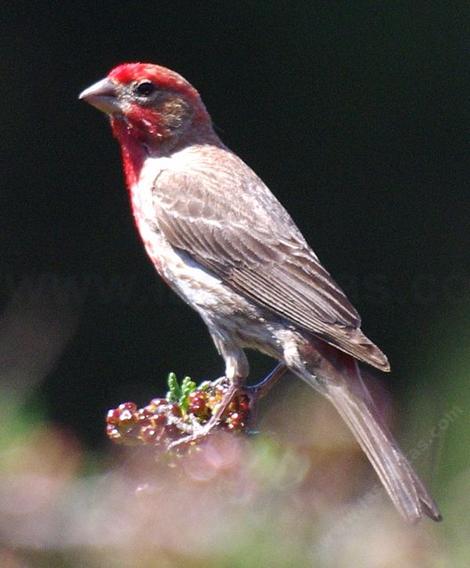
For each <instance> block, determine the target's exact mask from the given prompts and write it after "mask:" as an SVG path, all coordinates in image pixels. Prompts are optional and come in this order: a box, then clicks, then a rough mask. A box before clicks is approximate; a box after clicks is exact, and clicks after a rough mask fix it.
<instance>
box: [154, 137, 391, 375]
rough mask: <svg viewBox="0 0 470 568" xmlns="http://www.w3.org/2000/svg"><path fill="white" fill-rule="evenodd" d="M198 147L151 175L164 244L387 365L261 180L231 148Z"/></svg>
mask: <svg viewBox="0 0 470 568" xmlns="http://www.w3.org/2000/svg"><path fill="white" fill-rule="evenodd" d="M206 153H207V157H205V158H204V159H201V156H200V154H198V158H197V159H194V161H193V162H191V160H189V164H190V167H188V162H186V164H185V167H184V169H179V168H178V167H175V168H169V169H166V170H163V171H162V172H160V174H159V175H158V177H157V178H156V181H155V184H154V187H153V199H154V206H155V213H156V217H157V222H158V225H159V228H160V230H161V231H162V232H163V234H164V235H165V237H166V238H167V239H168V241H169V242H170V243H171V244H172V246H174V247H176V248H178V249H181V250H184V251H185V252H186V253H187V254H189V255H190V256H191V257H192V258H193V259H194V260H195V261H196V262H197V263H198V264H200V265H202V266H204V267H205V268H206V269H208V270H210V271H211V272H213V273H214V274H216V275H217V276H218V277H220V278H222V279H223V281H224V282H225V283H226V284H227V285H229V286H230V287H231V288H232V289H233V290H235V291H236V292H238V293H241V294H243V295H244V296H245V297H248V298H250V299H252V300H253V301H255V302H257V303H258V304H261V305H262V306H264V307H265V308H266V309H267V310H269V311H271V312H273V313H274V314H276V315H277V316H280V317H282V318H284V319H285V320H287V321H288V322H290V323H291V324H293V325H295V326H298V327H300V328H302V329H304V330H306V331H308V332H311V333H314V334H316V335H318V336H320V337H321V338H323V339H324V340H325V341H327V342H329V343H331V344H332V345H335V346H336V347H338V348H339V349H341V350H343V351H345V352H347V353H350V354H351V355H353V356H355V357H357V358H358V359H360V360H363V361H365V362H367V363H369V364H371V365H373V366H376V367H378V368H381V369H383V370H388V368H389V367H388V362H387V359H386V357H385V355H384V354H383V353H382V352H381V351H380V350H379V349H378V348H377V347H376V346H375V345H374V344H373V343H372V342H371V341H370V340H368V339H367V338H366V336H365V335H364V334H363V333H362V332H361V331H360V329H359V328H360V324H361V320H360V317H359V314H358V313H357V311H356V310H355V309H354V307H353V306H352V305H351V303H350V302H349V300H348V299H347V297H346V295H345V294H344V292H343V291H342V290H341V288H340V287H339V286H338V285H337V284H336V282H335V281H334V280H333V279H332V277H331V276H330V274H329V273H328V272H327V271H326V269H325V268H324V267H323V266H322V265H321V263H320V261H319V260H318V258H317V257H316V255H315V254H314V252H313V251H312V250H311V249H310V247H309V246H308V244H307V243H306V241H305V239H304V238H303V236H302V235H301V233H300V231H299V229H298V228H297V227H296V225H295V224H294V222H293V221H292V219H291V217H290V216H289V215H288V213H287V212H286V210H285V209H284V208H283V207H282V205H281V204H280V203H279V202H278V201H277V199H276V198H275V197H274V195H273V194H272V193H271V192H270V191H269V189H268V188H267V187H266V186H265V185H264V183H263V182H262V181H261V180H260V179H259V178H258V177H257V176H256V174H254V172H253V171H252V170H251V169H250V168H249V167H248V166H246V164H244V163H243V162H242V161H241V160H240V159H239V158H237V157H236V156H235V155H234V154H232V153H231V152H229V151H227V150H225V149H222V148H216V147H212V148H211V149H210V150H209V149H206ZM202 154H203V155H204V156H205V154H204V153H202ZM214 160H216V161H217V166H218V167H217V168H214V167H213V163H214Z"/></svg>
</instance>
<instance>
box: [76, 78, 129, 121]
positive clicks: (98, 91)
mask: <svg viewBox="0 0 470 568" xmlns="http://www.w3.org/2000/svg"><path fill="white" fill-rule="evenodd" d="M78 98H79V99H80V100H84V101H86V102H87V103H89V104H90V105H93V106H94V107H96V108H97V109H98V110H101V111H102V112H105V113H107V114H114V113H117V112H120V111H121V109H120V107H119V102H118V100H117V92H116V85H115V84H114V83H113V81H111V80H110V79H108V78H105V79H102V80H101V81H98V82H97V83H95V84H94V85H92V86H91V87H88V89H85V90H84V91H82V92H81V93H80V95H79V97H78Z"/></svg>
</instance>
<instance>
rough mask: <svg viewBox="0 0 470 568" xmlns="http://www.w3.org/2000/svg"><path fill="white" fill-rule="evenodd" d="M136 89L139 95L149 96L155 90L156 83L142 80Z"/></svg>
mask: <svg viewBox="0 0 470 568" xmlns="http://www.w3.org/2000/svg"><path fill="white" fill-rule="evenodd" d="M134 90H135V92H136V94H137V95H139V97H148V96H149V95H151V94H152V93H153V92H154V91H155V85H154V84H153V83H151V82H150V81H141V82H140V83H138V84H137V85H136V86H135V88H134Z"/></svg>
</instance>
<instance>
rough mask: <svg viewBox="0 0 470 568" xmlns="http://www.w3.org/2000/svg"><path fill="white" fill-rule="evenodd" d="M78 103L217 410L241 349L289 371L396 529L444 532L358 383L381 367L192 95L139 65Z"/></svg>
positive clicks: (307, 250)
mask: <svg viewBox="0 0 470 568" xmlns="http://www.w3.org/2000/svg"><path fill="white" fill-rule="evenodd" d="M79 98H80V99H82V100H84V101H86V102H87V103H89V104H91V105H92V106H94V107H96V108H97V109H98V110H100V111H102V112H104V113H105V114H106V115H108V117H109V119H110V123H111V129H112V132H113V135H114V137H115V138H116V139H117V141H118V143H119V145H120V149H121V154H122V161H123V167H124V176H125V180H126V184H127V188H128V191H129V196H130V202H131V208H132V213H133V216H134V219H135V223H136V225H137V229H138V232H139V233H140V236H141V239H142V241H143V244H144V246H145V249H146V251H147V254H148V256H149V257H150V259H151V261H152V263H153V264H154V266H155V268H156V270H157V272H158V273H159V275H160V276H161V278H162V279H163V280H164V281H165V282H166V283H167V284H168V285H169V286H170V287H171V288H172V290H173V291H174V292H176V294H178V295H179V296H180V297H181V298H182V299H183V300H184V301H185V302H186V303H187V304H189V306H191V307H192V308H193V309H194V310H196V312H197V313H198V314H199V315H200V317H201V318H202V320H203V322H204V323H205V324H206V326H207V328H208V331H209V333H210V335H211V337H212V340H213V342H214V344H215V347H216V349H217V350H218V352H219V354H220V355H221V356H222V358H223V360H224V363H225V377H226V378H227V380H228V381H229V383H230V389H229V392H228V393H227V399H226V400H225V401H224V404H222V405H221V407H220V408H222V407H223V406H226V405H227V404H228V403H229V402H230V399H231V397H232V396H233V395H234V393H235V392H236V391H237V389H240V388H242V387H243V386H244V385H246V381H247V378H248V374H249V364H248V359H247V357H246V354H245V349H255V350H258V351H260V352H262V353H264V354H266V355H268V356H270V357H271V358H273V359H274V360H276V361H277V362H278V367H277V368H276V370H275V372H274V373H273V375H274V376H277V377H278V376H279V375H280V374H283V373H284V372H285V370H289V371H290V372H292V373H293V374H294V375H296V376H298V377H300V378H301V379H303V380H304V381H305V382H307V383H308V384H309V385H310V386H312V387H313V388H314V389H315V390H316V391H318V392H319V393H321V394H322V395H323V396H324V397H326V398H327V399H328V400H329V401H330V402H331V403H332V404H333V406H334V407H335V408H336V410H337V411H338V413H339V414H340V416H341V417H342V418H343V420H344V421H345V422H346V424H347V425H348V426H349V428H350V429H351V431H352V433H353V434H354V436H355V438H356V439H357V441H358V443H359V445H360V446H361V448H362V449H363V451H364V452H365V454H366V455H367V457H368V458H369V460H370V462H371V464H372V466H373V467H374V469H375V471H376V473H377V475H378V477H379V479H380V481H381V482H382V484H383V486H384V487H385V489H386V491H387V493H388V495H389V496H390V498H391V500H392V502H393V503H394V505H395V507H396V508H397V510H398V511H399V513H400V514H401V515H402V516H403V517H404V519H405V520H406V521H409V522H410V523H414V522H416V521H418V520H419V519H421V518H422V517H423V516H428V517H429V518H431V519H433V520H435V521H439V520H441V518H442V517H441V514H440V512H439V509H438V507H437V505H436V503H435V502H434V500H433V498H432V497H431V495H430V493H429V492H428V490H427V489H426V487H425V485H424V484H423V482H422V481H421V480H420V478H419V477H418V475H417V473H416V472H415V471H414V469H413V467H412V465H411V464H410V462H409V461H408V460H407V458H406V457H405V455H404V454H403V452H402V451H401V449H400V448H399V446H398V444H397V442H396V441H395V439H394V437H393V436H392V434H391V432H390V430H389V429H388V426H387V425H386V424H385V422H384V420H383V418H382V416H381V415H380V413H379V412H378V410H377V408H376V406H375V404H374V402H373V400H372V397H371V396H370V394H369V392H368V390H367V388H366V386H365V384H364V381H363V380H362V377H361V370H360V366H359V364H360V363H361V364H366V365H369V366H372V367H374V368H376V369H379V370H380V371H384V372H388V371H390V365H389V362H388V359H387V357H386V356H385V355H384V353H383V352H382V351H381V350H380V349H379V348H378V347H377V346H376V345H375V344H374V343H373V342H372V341H371V340H370V339H368V338H367V336H366V335H365V334H364V333H363V332H362V331H361V319H360V316H359V314H358V312H357V311H356V309H355V308H354V307H353V306H352V304H351V303H350V301H349V300H348V298H347V297H346V295H345V293H344V292H343V290H342V289H341V288H340V286H339V285H338V284H337V283H336V282H335V281H334V279H333V278H332V276H331V275H330V274H329V272H328V271H327V270H326V269H325V268H324V267H323V265H322V264H321V262H320V260H319V258H318V257H317V255H316V254H315V252H314V251H313V250H312V248H311V247H310V246H309V245H308V243H307V241H306V240H305V238H304V237H303V235H302V233H301V232H300V230H299V229H298V227H297V226H296V224H295V222H294V221H293V219H292V218H291V216H290V215H289V213H288V212H287V211H286V209H285V208H284V207H283V206H282V205H281V203H280V202H279V201H278V199H277V198H276V197H275V196H274V195H273V193H272V192H271V191H270V190H269V188H268V187H267V186H266V185H265V183H264V182H263V181H262V180H261V179H260V178H259V177H258V176H257V175H256V173H255V172H254V171H253V170H252V169H251V168H250V167H249V166H248V165H247V164H246V163H245V162H244V161H243V160H241V159H240V158H239V157H238V156H237V155H236V154H235V153H234V152H232V151H231V150H230V149H229V148H227V147H226V146H225V144H224V143H223V142H222V141H221V139H220V138H219V136H218V134H217V133H216V131H215V129H214V127H213V123H212V120H211V117H210V115H209V113H208V111H207V109H206V107H205V105H204V103H203V101H202V99H201V96H200V95H199V92H198V91H197V90H196V89H195V88H194V87H193V86H192V85H191V83H189V82H188V81H187V80H186V79H184V78H183V77H182V76H181V75H179V74H178V73H176V72H175V71H172V70H170V69H167V68H165V67H163V66H160V65H155V64H152V63H140V62H138V63H123V64H120V65H117V66H116V67H114V68H113V69H112V70H111V71H110V72H109V73H108V75H107V76H106V77H105V78H104V79H102V80H100V81H98V82H97V83H95V84H93V85H92V86H90V87H89V88H87V89H85V90H84V91H83V92H82V93H81V94H80V97H79ZM222 410H223V408H222ZM220 415H221V412H220V409H219V413H218V415H217V416H216V420H217V419H218V418H220ZM213 423H214V420H213V421H212V425H213Z"/></svg>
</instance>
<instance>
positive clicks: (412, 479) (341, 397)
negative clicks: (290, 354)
mask: <svg viewBox="0 0 470 568" xmlns="http://www.w3.org/2000/svg"><path fill="white" fill-rule="evenodd" d="M344 371H345V372H347V373H348V381H344V380H343V381H341V382H337V383H333V382H327V383H326V384H324V386H326V392H325V391H323V392H324V394H325V395H326V396H327V398H328V399H329V400H330V401H331V402H332V403H333V405H334V406H335V408H336V409H337V411H338V412H339V414H340V415H341V416H342V418H343V419H344V421H345V422H346V423H347V425H348V426H349V428H350V429H351V431H352V432H353V434H354V436H355V437H356V439H357V441H358V443H359V444H360V446H361V448H362V449H363V451H364V452H365V454H366V455H367V457H368V458H369V460H370V462H371V464H372V466H373V467H374V469H375V471H376V472H377V475H378V476H379V478H380V481H381V482H382V484H383V485H384V487H385V489H386V490H387V493H388V494H389V496H390V498H391V500H392V501H393V503H394V504H395V506H396V508H397V509H398V511H399V512H400V513H401V515H402V516H403V517H404V518H405V519H406V520H407V521H409V522H412V523H414V522H416V521H418V520H419V519H420V518H421V517H423V515H427V516H428V517H430V518H431V519H433V520H435V521H440V520H441V519H442V517H441V514H440V512H439V510H438V508H437V505H436V503H435V502H434V501H433V499H432V497H431V496H430V494H429V492H428V491H427V489H426V488H425V486H424V484H423V483H422V481H421V480H420V479H419V477H418V475H417V474H416V473H415V471H414V470H413V468H412V466H411V464H410V463H409V461H408V460H407V459H406V457H405V456H404V455H403V453H402V451H401V450H400V448H399V446H398V444H397V442H396V441H395V440H394V438H393V436H392V434H391V433H390V431H389V429H388V428H387V426H386V425H385V423H384V422H383V420H382V418H381V416H380V414H379V413H378V411H377V409H376V407H375V405H374V403H373V402H372V399H371V397H370V395H369V393H368V391H367V389H366V387H365V386H364V384H363V383H362V379H361V376H360V372H359V368H358V367H357V365H356V364H355V365H354V366H353V367H352V368H351V367H349V368H348V369H347V370H346V369H344ZM313 380H314V379H313V377H312V384H314V383H313ZM309 382H310V381H309Z"/></svg>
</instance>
